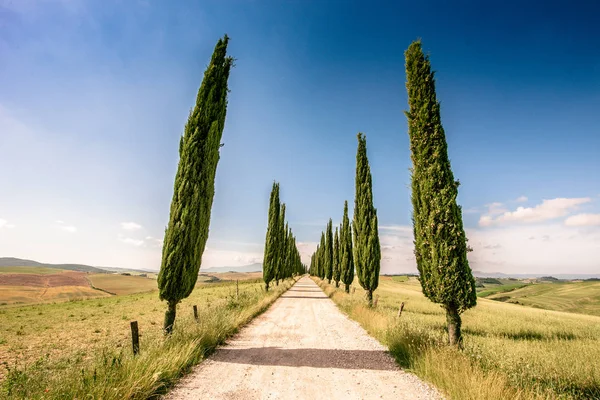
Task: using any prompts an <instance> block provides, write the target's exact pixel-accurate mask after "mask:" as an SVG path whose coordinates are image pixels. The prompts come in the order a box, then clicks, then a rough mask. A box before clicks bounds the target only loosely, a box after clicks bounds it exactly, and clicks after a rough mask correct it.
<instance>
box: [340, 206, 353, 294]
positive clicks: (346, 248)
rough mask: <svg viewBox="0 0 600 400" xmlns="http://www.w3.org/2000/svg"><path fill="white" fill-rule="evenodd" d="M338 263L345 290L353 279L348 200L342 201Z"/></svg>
mask: <svg viewBox="0 0 600 400" xmlns="http://www.w3.org/2000/svg"><path fill="white" fill-rule="evenodd" d="M340 264H341V268H340V269H341V278H342V282H344V284H345V285H346V291H349V286H350V285H351V284H352V281H353V280H354V256H353V251H352V227H351V225H350V219H349V218H348V201H347V200H346V201H344V217H343V218H342V228H341V231H340Z"/></svg>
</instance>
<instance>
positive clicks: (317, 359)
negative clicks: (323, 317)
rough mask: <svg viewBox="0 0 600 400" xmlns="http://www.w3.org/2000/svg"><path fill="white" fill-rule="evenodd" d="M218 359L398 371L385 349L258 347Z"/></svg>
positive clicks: (221, 352)
mask: <svg viewBox="0 0 600 400" xmlns="http://www.w3.org/2000/svg"><path fill="white" fill-rule="evenodd" d="M214 360H215V361H218V362H223V363H233V364H248V365H271V366H281V367H312V368H341V369H368V370H376V371H395V370H397V369H398V368H397V367H396V365H395V364H394V363H390V361H389V360H390V359H389V355H387V352H385V351H381V350H328V349H282V348H279V347H255V348H249V349H231V348H222V349H220V350H219V351H218V352H217V353H216V354H215V355H214Z"/></svg>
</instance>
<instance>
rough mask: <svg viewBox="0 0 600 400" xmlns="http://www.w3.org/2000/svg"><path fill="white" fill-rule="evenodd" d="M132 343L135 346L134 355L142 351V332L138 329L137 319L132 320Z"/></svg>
mask: <svg viewBox="0 0 600 400" xmlns="http://www.w3.org/2000/svg"><path fill="white" fill-rule="evenodd" d="M130 325H131V345H132V348H133V355H136V354H138V353H139V352H140V333H139V330H138V323H137V321H131V323H130Z"/></svg>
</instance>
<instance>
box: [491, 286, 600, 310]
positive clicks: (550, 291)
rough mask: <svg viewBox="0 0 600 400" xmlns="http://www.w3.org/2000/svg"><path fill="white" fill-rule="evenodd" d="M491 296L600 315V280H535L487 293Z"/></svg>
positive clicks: (535, 305) (512, 301) (494, 298)
mask: <svg viewBox="0 0 600 400" xmlns="http://www.w3.org/2000/svg"><path fill="white" fill-rule="evenodd" d="M488 298H489V299H491V300H496V301H504V302H508V303H515V304H521V305H524V306H528V307H535V308H542V309H546V310H555V311H566V312H571V313H581V314H589V315H595V316H598V317H600V281H586V282H554V283H536V284H532V285H527V286H524V287H521V288H516V289H515V290H511V291H508V292H504V293H496V294H493V295H489V296H488Z"/></svg>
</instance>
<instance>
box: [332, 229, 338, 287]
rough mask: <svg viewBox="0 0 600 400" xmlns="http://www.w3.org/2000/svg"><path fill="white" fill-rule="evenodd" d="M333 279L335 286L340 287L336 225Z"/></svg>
mask: <svg viewBox="0 0 600 400" xmlns="http://www.w3.org/2000/svg"><path fill="white" fill-rule="evenodd" d="M333 281H334V282H335V287H340V238H339V233H338V228H337V226H336V227H335V235H333Z"/></svg>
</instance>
